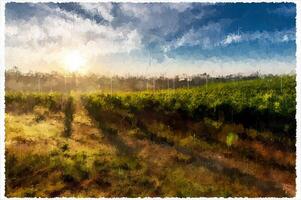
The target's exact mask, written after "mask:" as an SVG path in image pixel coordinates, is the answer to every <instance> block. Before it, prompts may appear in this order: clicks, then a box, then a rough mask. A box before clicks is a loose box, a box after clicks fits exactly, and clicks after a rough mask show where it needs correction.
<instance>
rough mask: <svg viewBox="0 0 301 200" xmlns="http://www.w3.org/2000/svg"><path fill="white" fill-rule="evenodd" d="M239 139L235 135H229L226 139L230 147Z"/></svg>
mask: <svg viewBox="0 0 301 200" xmlns="http://www.w3.org/2000/svg"><path fill="white" fill-rule="evenodd" d="M237 139H238V135H237V134H235V133H232V132H230V133H228V135H227V138H226V144H227V146H228V147H231V146H232V145H233V143H234V142H235V141H236V140H237Z"/></svg>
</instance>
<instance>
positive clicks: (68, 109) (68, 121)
mask: <svg viewBox="0 0 301 200" xmlns="http://www.w3.org/2000/svg"><path fill="white" fill-rule="evenodd" d="M74 111H75V105H74V99H73V97H72V96H69V97H68V100H67V101H66V104H65V108H64V114H65V120H64V136H66V137H70V136H71V132H72V121H73V115H74Z"/></svg>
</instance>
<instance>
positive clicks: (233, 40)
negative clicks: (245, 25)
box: [222, 34, 241, 45]
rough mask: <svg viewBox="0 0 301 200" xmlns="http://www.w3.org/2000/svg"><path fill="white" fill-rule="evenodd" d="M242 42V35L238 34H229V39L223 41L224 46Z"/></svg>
mask: <svg viewBox="0 0 301 200" xmlns="http://www.w3.org/2000/svg"><path fill="white" fill-rule="evenodd" d="M240 41H241V35H236V34H229V35H227V37H226V38H225V39H224V40H223V41H222V44H224V45H228V44H231V43H237V42H240Z"/></svg>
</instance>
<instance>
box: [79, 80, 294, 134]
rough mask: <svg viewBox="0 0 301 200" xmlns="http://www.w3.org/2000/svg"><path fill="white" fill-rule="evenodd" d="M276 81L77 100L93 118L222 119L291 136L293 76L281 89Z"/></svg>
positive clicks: (211, 85)
mask: <svg viewBox="0 0 301 200" xmlns="http://www.w3.org/2000/svg"><path fill="white" fill-rule="evenodd" d="M280 79H281V77H273V78H265V79H256V80H247V81H235V82H227V83H212V84H209V85H208V87H207V89H206V88H205V86H202V87H197V88H192V89H177V90H161V91H156V92H153V91H145V92H133V93H117V94H114V95H110V94H104V93H92V94H84V95H82V97H81V98H82V101H83V103H84V105H85V107H86V108H87V110H88V111H89V112H90V114H92V115H94V116H95V115H97V114H99V112H100V111H108V110H118V109H123V110H126V111H128V112H130V113H138V112H141V111H154V112H159V113H162V114H164V113H165V114H166V113H178V114H180V115H182V116H184V117H189V118H192V119H196V120H197V119H200V118H203V117H208V118H213V119H218V118H220V117H221V116H222V120H226V121H230V122H238V123H243V124H244V125H246V126H251V127H253V128H258V129H273V130H275V131H276V132H277V131H278V132H282V131H283V130H286V132H290V133H292V132H294V131H295V121H294V119H295V112H296V90H295V86H296V81H295V76H282V86H281V80H280ZM276 121H278V122H279V123H275V122H276ZM270 122H271V123H270ZM285 124H288V125H285ZM216 126H218V124H216ZM284 126H286V127H284ZM287 127H290V128H287Z"/></svg>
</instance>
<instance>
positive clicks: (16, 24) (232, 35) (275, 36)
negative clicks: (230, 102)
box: [5, 3, 296, 75]
mask: <svg viewBox="0 0 301 200" xmlns="http://www.w3.org/2000/svg"><path fill="white" fill-rule="evenodd" d="M5 14H6V42H5V45H6V46H5V48H6V67H7V68H10V67H12V66H15V65H16V66H18V67H19V68H21V69H22V70H23V71H28V70H32V71H45V72H46V71H53V70H56V71H62V70H66V65H68V60H67V61H66V57H68V55H72V56H71V59H72V58H74V57H80V59H79V58H75V59H73V60H76V61H78V62H80V63H81V67H80V70H81V71H82V72H96V73H100V74H120V75H124V74H133V75H159V74H165V75H174V74H183V73H186V74H197V73H203V72H207V73H210V74H213V75H221V74H229V73H244V74H248V73H252V72H254V71H257V70H260V71H261V72H262V73H290V72H292V71H294V69H295V65H296V58H295V51H296V44H295V31H296V27H295V17H296V6H295V4H293V3H235V4H231V3H217V4H204V3H139V4H134V3H38V4H33V3H8V4H6V11H5ZM69 57H70V56H69ZM69 60H70V59H69ZM69 63H70V61H69ZM67 68H68V67H67Z"/></svg>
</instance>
